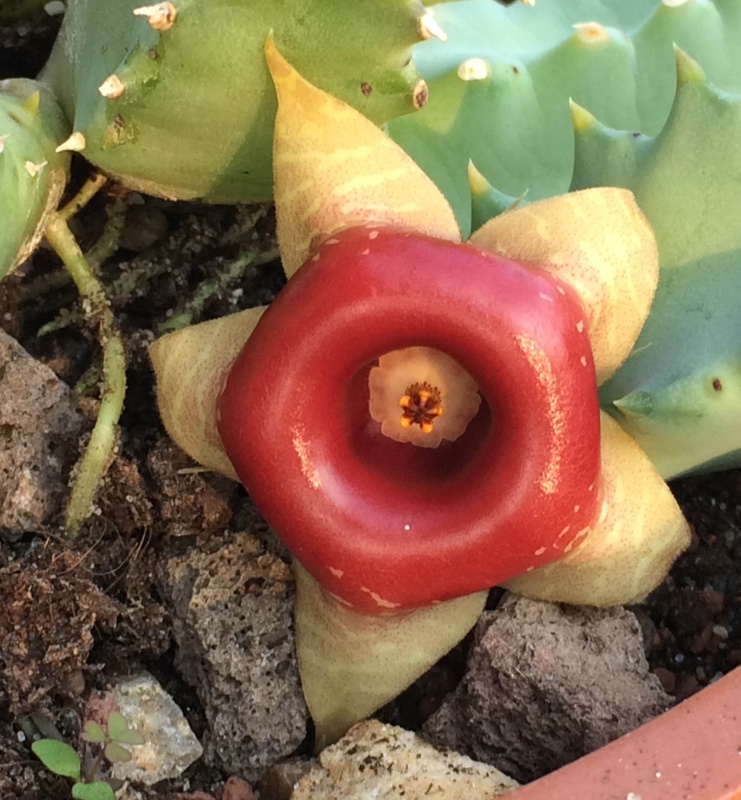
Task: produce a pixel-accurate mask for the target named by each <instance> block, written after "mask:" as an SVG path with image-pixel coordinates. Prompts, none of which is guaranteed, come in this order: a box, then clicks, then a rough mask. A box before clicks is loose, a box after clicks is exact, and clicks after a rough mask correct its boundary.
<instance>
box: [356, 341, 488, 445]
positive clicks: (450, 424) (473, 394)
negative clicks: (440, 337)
mask: <svg viewBox="0 0 741 800" xmlns="http://www.w3.org/2000/svg"><path fill="white" fill-rule="evenodd" d="M368 387H369V392H370V396H369V403H368V408H369V411H370V415H371V417H372V418H373V419H374V420H375V421H376V422H380V423H381V433H383V435H384V436H388V437H389V438H391V439H395V440H396V441H398V442H408V443H410V444H414V445H417V446H418V447H437V446H438V445H439V444H440V443H441V442H442V441H444V440H445V441H449V442H453V441H455V440H456V439H458V438H459V437H460V436H462V435H463V433H464V431H465V430H466V428H467V427H468V423H469V422H470V421H471V420H472V419H473V418H474V417H475V416H476V412H477V411H478V410H479V406H480V405H481V396H480V395H479V391H478V388H479V387H478V385H477V383H476V381H475V380H474V379H473V378H472V377H471V375H470V374H469V373H468V372H467V371H466V370H465V369H463V367H462V366H461V365H460V364H459V363H458V362H457V361H456V360H455V359H454V358H452V357H451V356H449V355H448V354H447V353H443V352H442V351H441V350H436V349H434V348H432V347H406V348H404V349H403V350H393V351H391V352H390V353H385V354H384V355H382V356H381V357H380V358H379V359H378V366H376V367H373V368H372V369H371V371H370V375H369V378H368ZM400 408H401V412H402V413H401V414H399V409H400ZM443 411H444V412H445V414H444V415H443Z"/></svg>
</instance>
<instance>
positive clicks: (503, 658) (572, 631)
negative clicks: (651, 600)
mask: <svg viewBox="0 0 741 800" xmlns="http://www.w3.org/2000/svg"><path fill="white" fill-rule="evenodd" d="M671 702H672V698H671V697H669V695H667V694H666V693H665V692H664V690H663V689H662V687H661V684H660V682H659V680H658V679H657V678H656V677H655V676H654V675H651V674H650V673H649V672H648V664H647V663H646V658H645V655H644V651H643V644H642V641H641V633H640V626H639V624H638V621H637V620H636V618H635V616H634V615H633V614H632V613H631V612H629V611H626V610H625V609H623V608H611V609H586V608H576V607H573V606H572V607H567V606H564V607H560V606H558V605H554V604H550V603H544V602H538V601H533V600H526V599H524V598H515V597H514V596H509V598H507V599H506V600H505V603H504V604H503V605H502V606H501V607H500V608H499V609H498V610H497V611H493V612H488V613H485V614H484V616H483V617H482V618H481V620H480V621H479V624H478V626H477V628H476V632H475V637H474V647H473V649H472V652H471V655H470V657H469V660H468V665H467V671H466V675H465V678H464V680H463V682H462V683H461V684H460V686H459V687H458V689H457V690H456V691H455V692H454V693H453V694H452V695H451V696H450V697H449V698H448V699H447V700H446V701H445V703H444V704H443V705H442V706H441V708H440V709H439V710H438V711H437V712H436V713H435V714H434V715H433V716H432V717H430V719H429V720H428V721H427V723H426V724H425V726H424V728H423V735H424V736H425V738H427V739H429V740H430V741H431V742H433V743H435V744H437V745H442V746H446V747H451V748H453V749H455V750H459V751H460V752H462V753H466V754H467V755H469V756H471V757H472V758H476V759H478V760H480V761H484V762H485V763H487V764H495V765H496V766H497V767H499V769H502V770H503V771H504V772H506V773H507V774H510V775H512V776H513V777H515V778H516V779H517V780H520V781H523V782H525V781H530V780H533V779H534V778H537V777H539V776H541V775H543V774H545V773H547V772H550V771H552V770H554V769H557V768H558V767H560V766H562V765H563V764H566V763H568V762H570V761H573V760H574V759H576V758H579V757H580V756H582V755H584V754H585V753H588V752H591V751H592V750H595V749H597V748H598V747H601V746H602V745H604V744H606V743H607V742H609V741H611V740H612V739H616V738H617V737H619V736H622V735H623V734H624V733H627V732H628V731H631V730H633V729H634V728H636V727H638V726H639V725H642V724H643V723H644V722H647V721H648V720H650V719H652V718H653V717H655V716H657V715H658V714H660V713H661V712H663V711H665V710H666V709H667V708H668V707H669V706H670V705H671Z"/></svg>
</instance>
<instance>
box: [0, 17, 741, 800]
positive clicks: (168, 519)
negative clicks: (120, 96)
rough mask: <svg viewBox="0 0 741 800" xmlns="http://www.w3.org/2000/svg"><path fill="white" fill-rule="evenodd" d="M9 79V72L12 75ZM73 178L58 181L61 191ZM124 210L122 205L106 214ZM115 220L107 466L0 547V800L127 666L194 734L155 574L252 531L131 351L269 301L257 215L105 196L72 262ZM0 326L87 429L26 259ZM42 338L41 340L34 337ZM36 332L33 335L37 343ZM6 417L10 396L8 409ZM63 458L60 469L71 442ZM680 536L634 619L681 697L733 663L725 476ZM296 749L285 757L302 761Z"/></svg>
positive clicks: (689, 489) (447, 682) (391, 712)
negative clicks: (684, 537) (86, 505)
mask: <svg viewBox="0 0 741 800" xmlns="http://www.w3.org/2000/svg"><path fill="white" fill-rule="evenodd" d="M55 25H56V22H55V21H54V20H48V19H42V21H41V22H40V24H39V26H38V27H37V28H35V29H34V30H32V31H29V30H28V29H24V31H25V32H24V33H22V34H21V33H19V32H18V29H13V30H10V29H2V28H0V78H2V77H10V76H11V75H15V76H18V75H28V76H30V75H32V74H33V73H34V71H35V70H36V69H37V68H38V66H39V64H40V63H41V62H42V61H43V57H42V56H43V53H44V52H46V50H47V49H48V46H49V43H50V41H51V40H52V39H53V35H54V29H55ZM14 70H15V71H14ZM87 169H88V168H87V166H86V165H85V164H84V162H82V161H79V162H76V163H75V165H74V181H73V183H74V185H75V186H78V185H79V184H80V183H81V182H82V181H83V180H84V178H85V177H86V174H87ZM122 198H123V199H122ZM112 213H113V214H116V213H118V214H124V215H125V219H126V221H125V226H124V232H123V235H122V238H121V240H120V246H119V248H118V250H117V251H116V252H115V254H114V255H113V256H112V257H111V258H109V259H108V260H107V261H106V262H105V265H104V267H103V269H102V272H101V279H102V280H103V282H104V283H105V285H106V287H107V290H108V292H109V296H110V298H111V301H112V305H113V308H114V311H115V314H116V316H117V318H118V320H119V323H120V325H121V327H122V329H123V332H124V337H125V343H126V351H127V358H128V363H129V370H128V382H129V386H128V390H127V399H126V408H125V411H124V414H123V417H122V420H121V432H120V443H119V447H118V452H117V455H116V458H115V461H114V462H113V464H112V466H111V468H110V470H109V473H108V475H107V477H106V479H105V480H104V482H103V484H102V486H101V487H100V489H99V492H98V495H97V498H96V508H95V513H94V515H93V516H92V518H91V519H90V520H89V522H88V523H87V524H86V525H85V526H84V529H83V531H82V533H81V535H80V537H79V538H77V539H75V540H70V539H67V538H64V537H63V536H62V534H61V509H60V511H59V513H58V514H57V515H56V517H55V518H53V519H51V520H49V521H48V522H47V524H45V525H44V526H43V527H42V528H41V529H34V530H27V531H23V532H20V533H16V534H14V535H12V536H11V535H5V536H2V537H0V607H2V608H3V609H4V611H3V613H2V614H1V615H0V797H3V798H5V797H8V798H10V797H17V798H22V799H23V800H36V799H37V798H38V799H39V800H40V799H41V798H51V799H52V800H54V799H55V798H60V799H61V798H65V797H69V789H68V784H67V783H66V782H65V781H63V780H59V779H55V778H54V777H53V776H49V774H48V773H47V772H45V771H44V770H42V769H41V765H40V764H39V762H38V761H37V760H36V759H35V758H34V757H33V756H32V754H31V752H30V748H29V746H28V741H29V738H30V737H31V736H32V735H33V733H34V732H35V731H41V732H42V733H43V732H45V731H49V730H52V731H53V730H55V729H56V731H58V732H59V733H61V734H62V735H64V736H65V737H69V738H70V739H72V740H75V739H76V737H77V734H78V733H79V729H80V726H81V720H82V715H83V707H84V704H85V701H86V698H87V697H88V695H89V694H90V692H91V691H92V690H94V689H103V688H104V687H105V686H106V685H107V684H108V683H109V681H110V679H111V678H112V677H113V676H120V675H122V674H129V673H133V672H135V671H136V670H138V669H139V668H140V667H144V668H146V669H147V670H149V671H150V672H151V673H153V674H154V675H155V676H156V677H157V678H158V679H159V680H160V681H161V682H162V684H163V685H164V686H165V688H166V689H167V690H168V692H170V694H171V695H172V696H173V698H174V699H175V700H176V702H177V703H178V705H179V706H180V707H181V708H182V709H183V710H184V711H185V713H186V716H187V718H188V721H189V722H190V724H191V726H192V728H193V730H194V731H195V733H196V734H197V735H198V734H200V733H201V732H202V731H203V727H204V715H203V710H202V709H201V708H200V706H199V702H198V699H197V697H196V696H195V693H194V692H193V690H192V688H190V687H189V686H188V685H187V684H186V683H185V682H184V681H183V680H182V679H181V678H180V677H179V675H178V673H177V671H176V669H175V651H174V646H173V637H172V631H171V621H170V615H171V609H170V608H169V607H168V604H167V601H166V600H165V598H164V596H163V593H162V592H161V589H160V587H159V586H158V580H157V569H156V567H157V564H158V563H161V562H162V561H163V560H164V559H167V558H169V557H171V556H173V555H175V554H177V553H179V552H181V551H182V550H183V548H184V547H185V546H188V545H190V544H192V542H193V540H194V538H195V537H196V535H197V534H198V533H209V532H211V531H215V530H220V531H224V530H227V531H229V530H232V531H238V530H240V531H241V530H245V527H246V522H247V523H248V524H249V526H250V527H251V529H252V530H255V531H257V532H262V533H264V530H265V527H266V526H265V524H264V522H262V520H261V518H260V517H259V514H258V513H257V512H256V510H255V509H254V508H252V507H251V505H250V503H249V500H248V498H247V497H246V495H245V493H244V492H243V490H242V489H241V487H239V486H237V485H236V484H233V483H231V482H229V481H226V480H225V479H221V478H219V477H217V476H214V475H211V474H206V473H197V472H195V473H193V472H186V473H181V472H178V468H179V467H187V466H189V465H190V462H189V461H188V459H187V458H186V457H185V456H183V455H182V454H180V453H179V452H178V451H177V450H176V449H175V448H174V447H173V446H172V445H171V444H170V443H169V440H168V439H167V436H166V433H165V431H164V429H163V428H162V425H161V423H160V421H159V418H158V415H157V412H156V404H155V398H154V390H153V376H152V372H151V368H150V365H149V361H148V356H147V347H148V345H149V344H150V343H151V341H153V339H154V338H155V337H156V336H157V335H159V334H160V333H161V332H163V331H164V330H166V329H167V328H168V327H169V326H172V325H173V324H174V323H175V321H177V322H180V323H182V322H183V321H185V320H188V321H192V322H197V321H200V320H202V319H208V318H213V317H216V316H220V315H222V314H225V313H230V312H233V311H235V310H238V309H241V308H246V307H250V306H254V305H260V304H263V303H267V302H269V301H270V300H271V299H272V298H273V297H274V296H275V294H276V292H277V291H278V290H279V289H280V287H281V285H282V281H283V277H282V271H281V269H280V264H279V262H278V261H277V259H276V258H275V239H274V219H273V214H272V209H271V208H270V207H244V208H232V207H220V206H204V205H198V204H191V203H170V202H165V201H161V200H155V199H151V198H142V197H139V196H133V197H132V196H131V195H129V196H126V197H123V195H122V192H121V191H120V190H119V189H118V188H117V187H115V186H112V185H109V186H108V187H107V188H106V189H104V191H103V192H102V193H101V194H100V195H99V196H98V197H97V198H96V199H95V201H94V202H93V203H92V204H91V205H90V207H89V208H88V209H86V210H85V211H84V212H83V213H82V214H81V215H80V216H79V217H78V219H77V220H76V222H75V230H76V232H77V234H78V237H79V238H80V240H81V243H82V244H83V247H89V246H90V245H91V244H92V243H94V242H95V241H96V240H97V239H98V238H99V236H100V235H101V233H102V231H103V228H104V226H105V224H106V221H107V219H108V218H109V216H110V215H111V214H112ZM0 321H1V322H2V327H3V328H5V330H6V331H7V332H8V333H9V334H11V335H12V336H13V337H15V338H16V339H18V341H19V342H20V343H21V344H22V345H23V347H25V348H26V349H27V350H28V351H29V352H30V353H31V354H32V355H33V356H34V358H36V359H38V360H39V361H41V362H43V363H44V364H46V365H48V366H49V367H50V368H51V369H52V370H53V371H54V372H55V373H56V375H58V376H59V377H60V378H61V379H62V380H63V381H64V382H65V383H67V384H68V385H69V386H71V387H75V388H76V389H77V391H78V393H79V395H80V398H81V400H80V406H81V408H82V410H83V412H84V413H85V415H86V423H85V429H86V431H89V429H90V427H91V424H92V420H93V419H94V415H95V411H96V408H97V399H96V388H97V383H98V377H99V369H100V364H99V350H98V346H97V342H96V337H95V330H94V328H92V327H91V326H90V325H89V324H88V323H87V322H86V320H85V319H84V317H83V315H82V314H81V313H80V310H79V308H78V306H77V301H76V295H75V291H74V287H73V285H72V284H71V282H70V281H68V280H67V279H66V278H65V274H64V273H63V272H62V271H61V269H60V267H59V264H58V261H57V259H56V257H55V256H54V255H53V254H52V253H51V252H49V251H47V250H45V249H43V248H42V249H41V250H40V251H39V252H38V253H37V254H36V255H35V256H34V257H33V259H32V260H31V261H30V262H29V263H28V264H27V265H26V266H25V267H24V268H23V269H22V270H21V271H20V272H18V273H16V274H14V275H13V276H11V277H10V278H7V279H6V280H4V281H3V283H2V284H0ZM50 323H51V325H50ZM44 326H46V329H45V330H46V331H47V332H46V333H45V335H40V333H39V332H40V330H42V329H44ZM20 402H22V398H21V400H20ZM85 436H86V434H84V435H83V437H82V439H81V440H80V441H79V442H77V443H74V442H73V443H72V444H71V445H70V447H69V452H67V453H65V454H63V455H62V460H63V461H64V462H65V463H66V464H68V465H71V464H73V463H74V462H75V460H76V459H77V457H78V454H79V452H81V449H82V447H84V444H85ZM673 488H674V490H675V492H676V495H677V497H678V499H679V501H680V503H681V505H682V507H683V509H684V510H685V512H686V514H687V517H688V519H689V520H690V522H691V524H692V527H693V542H692V546H691V548H690V550H689V551H688V552H687V553H686V554H685V555H684V556H682V557H681V558H680V560H679V561H678V562H677V564H676V565H675V567H674V569H673V570H672V573H671V575H670V577H669V578H668V579H667V580H666V581H665V582H664V584H663V585H662V586H661V587H660V588H659V589H657V590H656V592H654V593H653V595H652V596H651V597H650V598H649V599H648V601H647V602H646V603H644V604H643V605H641V606H639V607H637V608H636V609H635V610H636V612H637V613H638V615H639V619H640V620H641V624H642V626H643V629H644V634H645V637H646V646H647V652H648V657H649V661H650V663H651V665H652V668H653V669H654V671H655V672H656V674H657V675H658V676H659V678H660V680H661V682H662V684H663V685H664V688H665V689H666V690H667V691H668V692H669V693H670V694H673V695H674V696H675V697H676V698H677V699H683V698H686V697H688V696H690V695H691V694H693V693H694V692H696V691H697V690H698V689H700V688H701V687H702V686H704V685H706V684H707V683H709V682H710V681H713V680H715V679H717V677H719V676H720V675H722V674H724V673H725V672H727V671H729V670H730V669H732V668H733V667H735V666H737V665H739V664H741V603H740V602H739V600H740V599H741V597H740V595H741V568H740V565H741V472H739V471H731V472H727V473H724V474H720V475H715V476H710V477H704V478H691V479H686V480H682V481H677V482H676V483H675V485H674V486H673ZM464 659H465V643H464V644H463V645H462V646H460V647H459V648H457V649H456V650H455V651H454V652H453V653H452V654H451V655H450V656H449V657H448V658H447V659H446V660H444V662H443V663H442V664H441V665H440V666H438V667H437V668H435V669H433V670H432V671H431V672H430V673H429V674H428V675H427V676H425V678H423V679H421V680H420V681H419V682H417V684H415V685H414V686H413V687H411V688H410V689H409V690H408V691H407V692H406V693H405V695H404V696H403V697H402V698H400V699H399V700H398V701H397V702H396V703H395V704H394V705H393V706H392V707H390V708H389V709H386V712H385V715H386V718H387V719H392V720H393V721H394V722H396V723H399V724H403V725H404V726H405V727H408V728H410V729H412V730H416V729H418V728H419V727H420V725H421V724H422V722H424V720H425V719H426V718H427V717H428V716H429V715H430V714H431V713H432V711H434V710H435V708H436V707H437V706H438V705H439V703H440V702H441V700H442V698H443V696H444V695H445V693H446V692H448V691H449V690H450V689H452V688H453V687H454V686H455V684H456V682H457V681H458V680H459V679H460V677H461V675H462V670H463V664H464ZM309 747H310V742H308V741H307V742H306V743H305V744H304V746H303V747H302V748H301V749H300V750H299V754H300V755H301V754H303V755H308V754H309ZM227 777H228V776H227V775H225V774H222V773H221V772H219V771H218V770H215V769H209V768H206V767H204V766H202V765H199V764H197V765H196V766H194V767H193V768H191V769H190V770H189V771H188V772H187V773H186V774H185V776H183V777H182V778H181V779H179V780H178V781H176V782H171V783H170V784H169V785H165V786H162V785H160V786H158V788H157V790H143V791H142V796H143V797H145V798H146V797H151V798H154V797H157V798H170V797H172V798H174V797H178V796H179V795H178V793H180V792H191V793H192V792H197V791H203V792H210V793H217V791H218V787H219V786H221V785H222V784H223V782H224V780H225V779H226V778H227Z"/></svg>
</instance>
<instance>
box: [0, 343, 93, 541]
mask: <svg viewBox="0 0 741 800" xmlns="http://www.w3.org/2000/svg"><path fill="white" fill-rule="evenodd" d="M81 424H82V419H81V416H80V414H79V413H78V412H77V409H76V406H75V397H74V394H73V392H72V391H71V390H70V389H69V387H68V386H67V385H66V384H65V383H63V382H62V381H60V380H59V379H58V378H57V376H56V375H55V374H54V373H53V372H52V371H51V370H50V369H49V368H48V367H46V366H45V365H43V364H41V363H40V362H38V361H36V360H34V359H33V358H31V356H30V355H29V354H28V353H27V352H26V351H25V350H24V349H23V348H22V347H21V346H20V345H19V344H18V343H17V342H16V341H15V339H12V338H11V337H10V336H8V334H7V333H5V332H4V331H3V330H0V532H4V533H6V534H10V535H21V534H23V533H25V532H26V531H37V530H44V529H46V528H47V527H48V526H49V525H50V524H51V521H52V520H53V518H54V517H55V515H56V513H57V512H58V510H59V508H60V505H61V502H62V500H63V498H64V497H65V495H66V492H67V481H66V476H65V471H66V469H67V468H68V467H69V463H66V461H70V462H71V461H74V459H75V458H76V457H77V437H78V435H79V433H80V428H81ZM70 456H71V457H70Z"/></svg>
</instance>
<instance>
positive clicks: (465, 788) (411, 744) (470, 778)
mask: <svg viewBox="0 0 741 800" xmlns="http://www.w3.org/2000/svg"><path fill="white" fill-rule="evenodd" d="M516 787H517V784H516V783H515V782H514V781H513V780H511V779H510V778H508V777H507V776H506V775H503V774H502V773H501V772H499V771H498V770H496V769H494V768H492V767H489V766H486V765H485V764H478V763H476V762H475V761H472V760H471V759H469V758H466V757H465V756H461V755H459V754H458V753H453V752H440V751H439V750H436V749H435V748H434V747H432V746H431V745H430V744H428V743H427V742H425V741H423V740H422V739H420V738H419V737H418V736H415V734H413V733H410V732H409V731H405V730H404V729H403V728H397V727H395V726H393V725H384V724H382V723H380V722H377V721H376V720H369V721H367V722H361V723H360V724H359V725H356V726H355V727H354V728H351V730H350V731H349V733H348V734H347V735H346V736H345V737H344V738H343V739H340V741H339V742H337V744H334V745H332V746H331V747H328V748H327V749H326V750H324V751H323V752H322V753H321V754H320V756H319V765H318V766H316V767H315V768H314V769H313V770H312V771H311V772H310V773H309V774H308V775H307V776H306V777H304V778H302V779H301V781H300V782H299V783H298V785H297V786H296V788H295V790H294V792H293V794H292V795H291V800H368V799H369V798H374V800H398V798H403V800H431V798H439V800H443V798H444V800H491V799H492V798H493V797H498V796H499V795H501V794H504V793H505V792H508V791H511V790H512V789H515V788H516Z"/></svg>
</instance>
